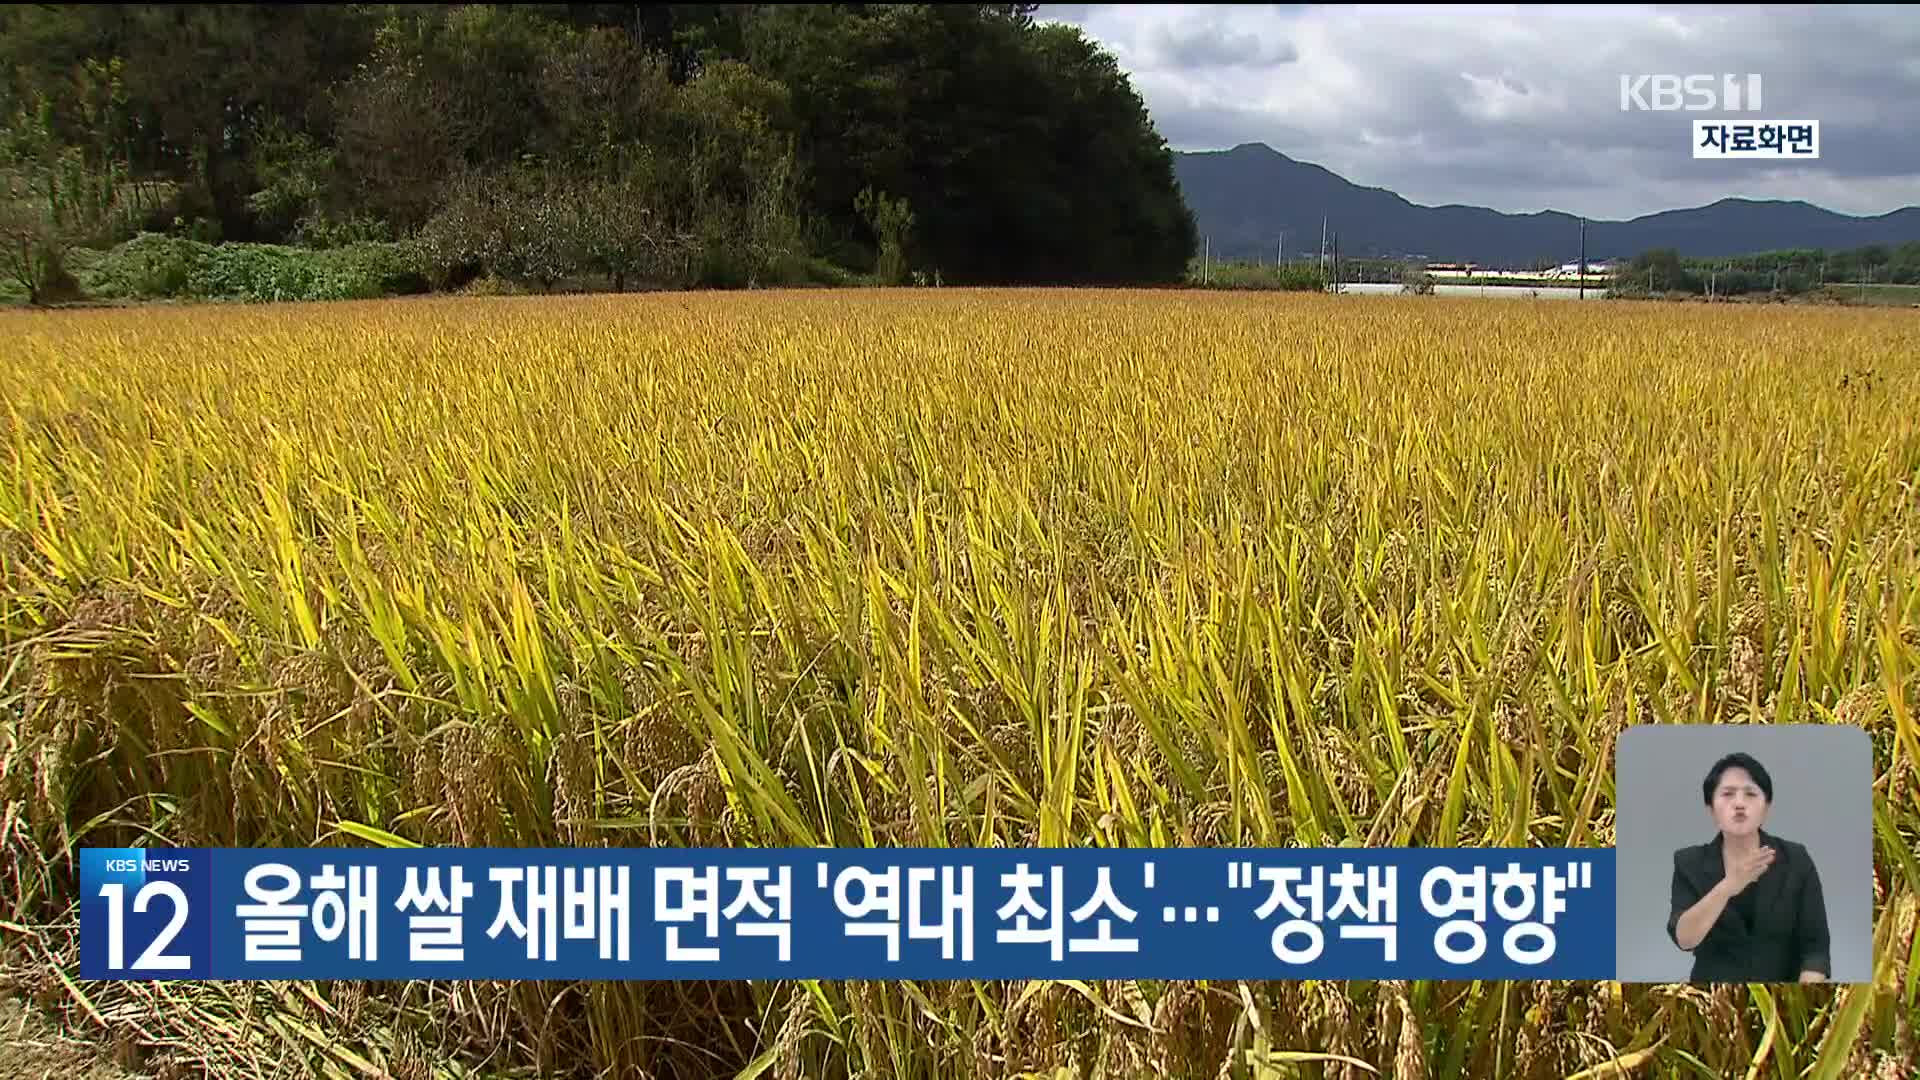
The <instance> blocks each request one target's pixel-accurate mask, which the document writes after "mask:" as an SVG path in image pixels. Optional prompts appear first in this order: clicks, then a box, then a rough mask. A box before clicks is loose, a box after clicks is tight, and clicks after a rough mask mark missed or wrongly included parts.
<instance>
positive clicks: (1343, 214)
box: [1174, 143, 1920, 265]
mask: <svg viewBox="0 0 1920 1080" xmlns="http://www.w3.org/2000/svg"><path fill="white" fill-rule="evenodd" d="M1174 175H1175V177H1176V178H1177V179H1178V180H1179V182H1180V188H1181V191H1182V193H1183V194H1184V195H1185V197H1186V200H1187V205H1188V206H1189V207H1191V208H1192V210H1193V214H1194V217H1195V218H1196V219H1197V221H1198V222H1199V225H1200V233H1201V235H1202V236H1204V237H1208V238H1210V239H1211V241H1212V250H1213V254H1214V255H1215V256H1216V257H1219V258H1230V259H1231V258H1252V257H1265V258H1272V257H1273V254H1274V249H1275V245H1276V243H1278V242H1280V241H1281V239H1282V233H1283V231H1284V233H1285V238H1284V239H1285V244H1286V250H1287V251H1288V252H1290V253H1295V254H1304V253H1307V252H1317V251H1319V249H1320V221H1321V216H1322V215H1323V214H1324V215H1325V217H1326V221H1327V230H1328V232H1329V234H1331V233H1333V232H1335V231H1338V233H1339V234H1340V254H1341V255H1342V256H1347V255H1361V256H1395V255H1406V256H1417V257H1420V258H1424V259H1427V260H1430V261H1436V262H1476V263H1483V264H1489V265H1531V264H1534V263H1537V262H1540V261H1549V262H1555V263H1562V262H1571V261H1574V260H1576V259H1578V258H1579V257H1580V219H1579V218H1578V217H1575V216H1574V215H1572V214H1564V213H1561V212H1559V211H1557V210H1549V211H1541V212H1539V213H1533V214H1505V213H1501V212H1500V211H1498V210H1489V209H1487V208H1486V207H1483V206H1459V205H1449V206H1420V205H1417V204H1415V203H1411V202H1408V201H1407V200H1406V199H1403V198H1401V197H1400V196H1399V195H1396V194H1394V193H1393V192H1391V191H1388V190H1386V189H1385V188H1377V187H1362V186H1361V185H1359V184H1355V183H1353V182H1351V181H1349V180H1347V179H1345V178H1344V177H1341V176H1339V175H1337V174H1335V173H1332V172H1329V171H1328V170H1326V169H1323V168H1321V167H1320V166H1318V165H1312V164H1309V163H1307V162H1304V161H1295V160H1293V159H1292V158H1290V157H1287V156H1286V155H1285V154H1282V153H1280V152H1279V151H1277V150H1274V149H1273V148H1272V147H1269V146H1267V145H1265V144H1263V143H1243V144H1242V145H1240V146H1236V147H1234V148H1233V149H1231V150H1215V151H1205V152H1200V153H1175V154H1174ZM1914 240H1920V207H1916V206H1909V207H1905V208H1903V209H1900V210H1895V211H1893V212H1892V213H1887V214H1881V215H1879V216H1878V217H1849V216H1847V215H1845V214H1836V213H1834V212H1833V211H1831V210H1823V209H1821V208H1820V207H1817V206H1814V205H1811V204H1809V203H1805V202H1785V201H1779V200H1766V201H1761V200H1754V199H1722V200H1720V201H1719V202H1716V203H1713V204H1711V205H1709V206H1701V207H1695V208H1693V209H1690V210H1666V211H1662V212H1660V213H1657V214H1647V215H1645V216H1643V217H1637V218H1633V219H1632V220H1630V221H1595V220H1591V219H1589V220H1588V222H1587V257H1588V258H1589V259H1593V260H1596V261H1598V260H1602V259H1616V258H1618V259H1627V258H1632V257H1633V256H1635V255H1637V254H1639V253H1640V252H1642V251H1646V250H1648V249H1650V248H1676V249H1678V250H1679V251H1680V253H1681V254H1682V255H1687V256H1699V257H1715V256H1730V255H1747V254H1752V253H1754V252H1759V251H1775V250H1780V249H1783V248H1825V249H1827V250H1829V251H1836V250H1843V249H1846V248H1857V247H1863V246H1865V245H1867V244H1888V245H1896V244H1902V243H1906V242H1908V241H1914ZM1329 244H1331V240H1329Z"/></svg>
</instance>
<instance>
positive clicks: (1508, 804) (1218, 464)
mask: <svg viewBox="0 0 1920 1080" xmlns="http://www.w3.org/2000/svg"><path fill="white" fill-rule="evenodd" d="M0 342H4V344H0V395H3V400H4V408H0V447H3V448H4V449H3V450H0V454H3V455H4V456H3V457H0V583H3V585H4V588H3V590H0V646H3V647H4V650H5V651H4V652H0V724H3V725H4V727H0V800H4V810H0V847H3V848H4V856H3V857H0V897H4V899H0V906H3V907H4V911H0V916H4V920H5V921H4V922H0V933H4V935H5V942H6V946H7V950H8V951H7V956H6V965H7V966H6V971H7V973H8V978H9V979H10V981H11V984H12V986H13V987H14V989H15V990H16V992H20V993H24V994H27V995H30V996H32V997H33V998H34V999H35V1000H37V1001H38V1002H40V1003H41V1004H43V1005H46V1006H48V1007H50V1008H52V1009H55V1010H57V1011H58V1012H59V1013H60V1015H61V1016H62V1018H63V1019H64V1020H65V1021H66V1023H67V1024H68V1025H69V1026H70V1027H71V1028H72V1029H73V1030H75V1031H80V1032H87V1033H91V1034H94V1035H97V1036H99V1037H101V1038H102V1039H105V1040H108V1041H111V1042H115V1043H119V1044H122V1045H125V1046H129V1047H131V1046H136V1045H137V1046H141V1047H144V1048H145V1051H144V1052H145V1053H146V1054H147V1055H148V1057H147V1058H146V1061H147V1063H148V1065H149V1066H150V1067H152V1068H155V1069H161V1068H162V1066H163V1065H164V1064H165V1063H166V1062H173V1063H174V1066H173V1067H177V1068H181V1069H184V1070H186V1073H187V1074H189V1075H191V1074H197V1073H198V1072H200V1071H201V1070H207V1071H211V1072H213V1073H215V1074H217V1075H247V1076H268V1075H325V1076H338V1077H349V1076H394V1077H399V1078H403V1080H413V1078H425V1077H429V1076H469V1075H489V1076H510V1075H521V1074H536V1073H537V1074H540V1075H556V1076H579V1077H586V1076H599V1075H607V1076H613V1075H619V1076H638V1075H650V1076H660V1077H693V1076H702V1077H704V1076H731V1075H735V1074H736V1073H738V1072H739V1071H740V1070H742V1069H746V1068H749V1067H750V1066H751V1067H757V1068H759V1069H762V1070H764V1071H762V1072H760V1073H759V1074H758V1075H762V1076H766V1077H801V1076H806V1077H815V1076H821V1077H840V1076H860V1077H877V1076H898V1077H903V1078H929V1080H931V1078H942V1080H944V1078H949V1077H982V1078H985V1077H994V1078H1011V1077H1023V1076H1031V1077H1049V1078H1052V1077H1070V1076H1072V1077H1077V1076H1148V1075H1154V1076H1167V1077H1194V1078H1204V1080H1213V1078H1214V1077H1247V1078H1253V1077H1260V1078H1272V1077H1283V1076H1303V1077H1321V1076H1326V1077H1343V1078H1358V1077H1363V1076H1375V1075H1377V1076H1390V1077H1397V1078H1417V1077H1451V1076H1500V1077H1513V1078H1523V1080H1534V1078H1545V1077H1565V1076H1571V1075H1575V1074H1579V1075H1582V1076H1587V1077H1595V1076H1600V1075H1611V1073H1609V1072H1608V1071H1606V1067H1607V1066H1608V1065H1609V1064H1610V1063H1612V1064H1616V1065H1620V1066H1623V1067H1626V1068H1631V1069H1633V1070H1634V1072H1633V1073H1632V1074H1633V1075H1640V1076H1663V1077H1665V1076H1671V1077H1696V1076H1697V1077H1703V1078H1717V1077H1723V1076H1748V1077H1772V1078H1779V1080H1788V1078H1799V1077H1803V1076H1813V1077H1819V1078H1823V1080H1834V1078H1838V1077H1862V1076H1874V1077H1893V1076H1902V1077H1905V1076H1911V1075H1913V1074H1914V1072H1915V1070H1916V1069H1917V1068H1920V1038H1917V1037H1916V1032H1915V1028H1914V1025H1915V1018H1916V1015H1917V1014H1920V999H1917V998H1916V994H1917V993H1920V991H1916V980H1915V978H1914V976H1913V973H1912V970H1913V962H1914V958H1915V951H1916V948H1920V946H1916V942H1915V933H1914V923H1915V912H1916V896H1917V894H1920V868H1917V867H1916V860H1915V849H1916V836H1917V835H1920V783H1917V779H1920V778H1916V775H1915V770H1916V762H1920V737H1917V736H1920V730H1917V729H1916V726H1915V719H1914V717H1915V713H1916V709H1920V675H1917V674H1916V673H1920V546H1917V545H1916V537H1917V536H1920V319H1916V318H1914V317H1913V316H1912V315H1911V314H1910V313H1905V312H1900V311H1893V310H1863V311H1848V310H1834V309H1821V308H1807V307H1801V308H1792V309H1786V308H1780V309H1771V308H1757V307H1745V306H1743V307H1737V308H1735V307H1725V308H1710V307H1704V306H1702V307H1695V306H1681V305H1657V304H1645V305H1641V304H1632V303H1625V302H1614V303H1607V304H1575V305H1555V304H1538V303H1528V302H1525V301H1523V300H1511V301H1509V300H1484V301H1483V300H1477V299H1469V300H1461V299H1428V298H1407V299H1406V300H1404V301H1403V302H1401V303H1396V304H1393V305H1389V306H1382V305H1379V304H1372V303H1366V302H1356V301H1353V300H1351V299H1346V298H1340V297H1332V296H1322V295H1317V294H1311V295H1284V296H1276V295H1269V294H1234V293H1227V294H1204V293H1181V292H1126V291H1112V292H1102V291H1061V292H1049V291H1005V292H1000V291H970V290H954V289H942V290H893V291H871V292H862V291H830V292H829V291H807V292H794V293H781V292H766V293H748V294H730V295H727V294H695V295H686V294H658V295H649V296H624V297H615V296H607V297H570V298H525V299H520V298H498V299H486V300H459V299H427V300H418V301H404V302H386V303H378V302H376V303H364V304H363V303H341V304H333V305H324V306H257V307H205V308H153V309H142V310H124V311H83V312H69V313H61V314H54V315H49V314H30V313H24V312H15V313H5V314H0ZM1804 722H1815V723H1837V724H1850V725H1856V726H1859V727H1861V728H1863V729H1865V730H1866V731H1867V732H1869V733H1870V735H1871V737H1872V741H1873V746H1874V763H1875V775H1876V792H1875V798H1876V805H1877V806H1878V807H1879V808H1880V810H1879V812H1878V817H1877V820H1876V836H1875V845H1874V853H1875V866H1876V878H1877V880H1876V886H1875V888H1876V911H1877V913H1878V919H1877V922H1876V930H1877V933H1878V936H1877V938H1876V940H1875V952H1874V955H1875V958H1876V983H1875V984H1874V985H1873V986H1870V987H1859V988H1844V987H1834V986H1825V987H1822V986H1811V987H1783V988H1776V989H1772V990H1768V989H1754V990H1752V991H1750V992H1749V991H1745V990H1742V991H1739V992H1735V991H1733V990H1718V991H1714V992H1711V993H1709V992H1704V991H1701V990H1697V989H1693V988H1688V987H1661V986H1621V985H1618V984H1607V983H1602V984H1593V985H1589V984H1577V985H1569V984H1563V983H1546V982H1542V983H1514V984H1487V983H1464V982H1463V983H1404V984H1402V983H1391V982H1389V983H1377V984H1376V983H1352V984H1330V983H1288V984H1278V983H1276V984H1271V985H1265V984H1204V983H1177V984H1162V983H1138V984H1135V983H1115V984H1080V983H1031V984H1025V983H1022V984H1001V983H978V984H970V983H925V984H910V983H889V984H857V983H856V984H847V983H796V984H772V983H767V984H743V983H712V984H698V983H687V984H670V983H650V982H636V983H628V984H594V985H584V984H571V985H569V984H515V985H494V984H452V983H435V984H414V985H406V986H398V985H386V984H295V983H273V984H210V985H180V984H157V985H137V984H113V985H103V984H82V983H79V982H78V981H76V980H75V978H74V973H76V972H77V968H78V964H77V941H76V938H75V924H74V921H73V918H74V917H73V914H72V911H71V909H70V905H71V904H72V902H73V901H74V888H75V881H76V867H75V863H76V862H77V860H76V859H75V858H73V856H72V852H73V850H74V849H76V848H78V847H80V846H83V845H118V844H129V843H133V844H138V843H149V842H161V841H164V842H167V843H172V844H194V845H207V846H221V845H275V846H298V845H307V844H328V845H361V844H370V843H392V842H395V840H396V839H398V840H403V841H406V842H413V843H421V844H461V845H498V846H515V845H556V846H557V845H818V844H824V845H847V846H890V845H952V846H968V845H997V846H1021V845H1072V846H1137V845H1223V846H1227V845H1259V846H1290V845H1303V846H1318V845H1337V844H1342V843H1368V844H1378V845H1421V846H1433V845H1477V844H1500V845H1546V846H1579V845H1588V844H1595V845H1606V844H1609V843H1611V842H1612V813H1613V807H1614V796H1613V779H1612V759H1611V751H1612V745H1613V740H1614V738H1615V737H1616V736H1617V735H1618V734H1619V732H1620V731H1621V730H1622V728H1623V727H1625V726H1628V725H1632V724H1643V723H1661V724H1666V723H1730V724H1765V723H1804ZM1327 1055H1337V1056H1338V1058H1337V1059H1336V1058H1334V1057H1329V1056H1327ZM1622 1075H1624V1073H1623V1074H1622Z"/></svg>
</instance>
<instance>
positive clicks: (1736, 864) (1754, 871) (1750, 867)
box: [1727, 846, 1773, 896]
mask: <svg viewBox="0 0 1920 1080" xmlns="http://www.w3.org/2000/svg"><path fill="white" fill-rule="evenodd" d="M1772 865H1773V849H1772V848H1770V847H1764V846H1763V847H1761V849H1760V850H1759V851H1756V852H1754V853H1753V854H1752V855H1743V856H1741V857H1740V858H1737V859H1735V860H1734V861H1733V865H1732V866H1731V867H1730V868H1728V871H1727V888H1728V890H1729V891H1730V892H1731V893H1732V894H1733V895H1735V896H1738V895H1740V893H1742V892H1743V891H1745V890H1746V888H1747V886H1749V885H1752V884H1753V883H1754V882H1756V881H1759V880H1760V875H1762V874H1764V873H1766V872H1767V867H1769V866H1772Z"/></svg>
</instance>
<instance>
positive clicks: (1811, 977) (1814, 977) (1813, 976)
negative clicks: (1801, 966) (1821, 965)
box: [1800, 971, 1827, 983]
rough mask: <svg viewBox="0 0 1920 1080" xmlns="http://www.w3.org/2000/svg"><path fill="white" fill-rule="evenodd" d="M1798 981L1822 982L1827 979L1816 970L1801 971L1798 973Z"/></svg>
mask: <svg viewBox="0 0 1920 1080" xmlns="http://www.w3.org/2000/svg"><path fill="white" fill-rule="evenodd" d="M1800 981H1801V982H1803V983H1823V982H1826V981H1827V977H1826V976H1825V975H1822V974H1820V973H1819V972H1817V971H1803V972H1801V973H1800Z"/></svg>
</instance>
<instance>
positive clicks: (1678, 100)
mask: <svg viewBox="0 0 1920 1080" xmlns="http://www.w3.org/2000/svg"><path fill="white" fill-rule="evenodd" d="M1716 83H1718V84H1719V85H1718V87H1717V91H1718V92H1716V86H1715V84H1716ZM1635 109H1639V110H1641V111H1642V112H1683V111H1684V112H1713V111H1715V110H1719V111H1722V112H1741V111H1746V112H1759V111H1760V76H1758V75H1745V76H1742V75H1622V76H1620V111H1621V112H1632V111H1633V110H1635Z"/></svg>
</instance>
